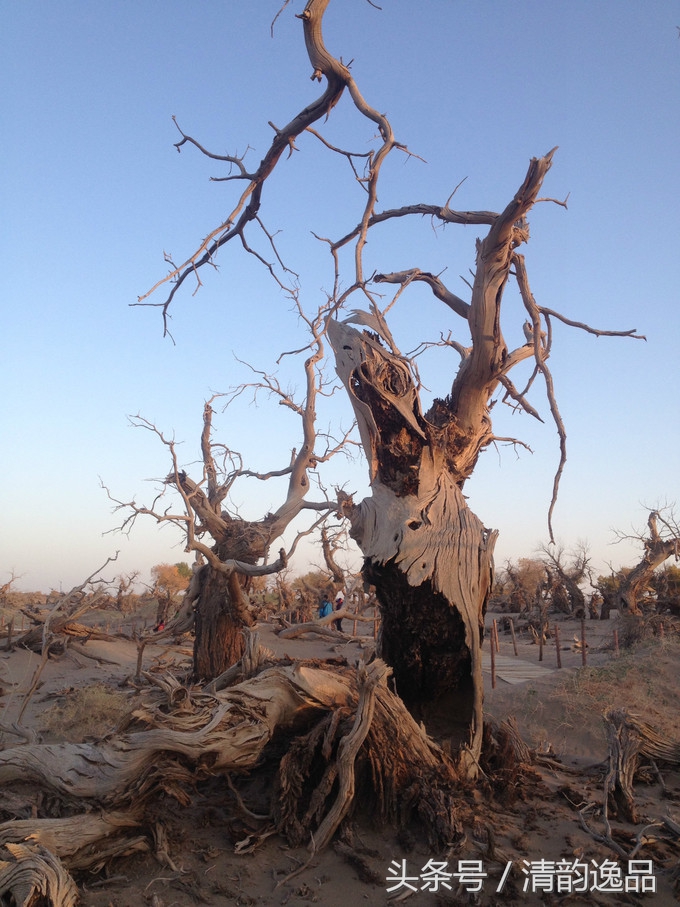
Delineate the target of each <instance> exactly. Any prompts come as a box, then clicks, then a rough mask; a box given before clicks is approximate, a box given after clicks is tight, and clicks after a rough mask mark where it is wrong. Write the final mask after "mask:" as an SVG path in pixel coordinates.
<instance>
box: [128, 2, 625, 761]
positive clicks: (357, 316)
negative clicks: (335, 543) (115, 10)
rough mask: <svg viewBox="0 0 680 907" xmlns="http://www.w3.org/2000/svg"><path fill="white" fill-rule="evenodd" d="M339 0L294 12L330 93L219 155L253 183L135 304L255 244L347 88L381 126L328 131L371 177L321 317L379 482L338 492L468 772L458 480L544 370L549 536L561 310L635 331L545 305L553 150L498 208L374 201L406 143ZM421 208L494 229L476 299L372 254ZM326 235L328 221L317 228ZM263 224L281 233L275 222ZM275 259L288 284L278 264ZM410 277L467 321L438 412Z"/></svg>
mask: <svg viewBox="0 0 680 907" xmlns="http://www.w3.org/2000/svg"><path fill="white" fill-rule="evenodd" d="M328 2H329V0H309V2H308V3H307V5H306V7H305V9H304V11H303V13H302V14H301V15H300V17H299V18H300V19H301V20H302V24H303V29H304V37H305V44H306V48H307V53H308V55H309V59H310V62H311V65H312V71H313V78H314V79H318V80H319V81H321V80H322V79H325V80H326V88H325V91H324V92H323V93H322V95H321V96H320V97H319V98H318V100H317V101H315V102H313V103H311V104H309V105H307V106H305V107H304V109H302V110H301V111H300V113H299V114H298V115H297V116H295V117H294V118H293V120H291V121H290V122H289V123H288V124H287V125H286V126H284V127H283V128H276V133H275V136H274V139H273V140H272V143H271V146H270V148H269V150H268V151H267V153H266V154H265V156H264V158H263V159H262V161H261V162H260V164H259V166H258V167H257V168H256V170H255V171H253V172H250V171H248V170H247V169H246V167H245V165H244V162H243V159H242V158H239V157H234V156H228V155H222V156H218V155H214V154H210V157H211V158H213V159H219V160H222V161H224V162H225V163H226V164H228V165H229V166H230V168H231V170H230V173H229V175H228V176H227V177H225V179H227V180H236V181H242V182H243V187H242V191H241V193H240V195H239V197H238V199H237V201H236V203H235V206H234V207H233V209H232V210H231V212H230V213H229V214H228V215H227V216H226V217H225V218H224V220H223V221H222V222H221V223H220V224H219V225H218V226H217V227H215V228H214V229H212V230H211V231H210V232H209V233H208V235H207V236H206V238H205V239H204V240H203V241H202V242H201V243H200V244H199V246H198V248H197V249H196V250H195V252H194V253H193V254H192V255H191V256H190V257H189V258H188V259H187V260H186V261H185V262H184V263H183V264H181V265H179V266H175V265H174V264H172V263H171V271H170V273H169V274H168V275H166V276H165V277H164V278H162V279H161V280H160V281H159V282H158V283H157V284H156V285H155V286H154V287H152V288H151V290H150V291H149V292H148V293H147V294H145V295H144V296H143V297H141V298H140V300H139V303H141V304H151V303H149V302H147V301H146V300H147V298H148V296H149V295H150V294H151V293H153V292H154V291H155V290H156V289H157V288H158V287H159V286H161V285H162V284H165V283H167V282H171V284H172V288H171V290H170V292H169V294H168V296H167V298H166V300H165V302H164V303H162V304H161V305H162V311H163V316H164V319H165V318H167V313H168V307H169V306H170V304H171V302H172V300H173V298H174V296H175V294H176V292H177V290H178V289H179V287H180V286H182V285H183V283H184V282H185V280H187V279H188V278H198V274H199V271H200V269H201V268H202V267H203V266H204V265H208V264H212V263H213V260H214V256H215V254H216V253H217V251H218V250H219V249H220V248H221V247H222V246H224V245H225V244H226V243H228V242H230V241H231V240H233V239H238V240H239V241H241V242H242V243H243V245H244V246H245V248H246V249H247V250H248V251H252V246H251V245H249V243H248V240H247V239H246V237H247V235H249V228H250V227H251V226H254V227H256V228H259V227H261V206H262V197H263V190H264V186H265V184H266V181H267V179H268V177H269V176H270V174H271V173H272V172H273V170H274V169H275V168H276V166H277V164H278V162H279V160H280V159H281V157H282V155H283V154H284V152H285V153H286V154H289V153H293V152H294V151H295V148H296V146H295V140H296V139H297V138H298V137H300V136H301V135H302V133H303V132H304V131H305V130H308V131H312V132H313V133H314V135H315V136H317V138H321V137H320V136H319V135H318V133H317V132H316V131H315V130H312V126H313V124H315V123H318V122H320V121H322V120H323V119H324V118H326V117H327V116H329V115H330V113H331V111H332V109H333V108H334V107H335V105H336V104H337V103H338V101H339V100H340V97H341V95H342V94H343V92H344V91H345V89H346V90H347V93H348V94H349V96H350V99H351V102H352V103H353V105H354V108H355V110H356V112H357V114H358V115H359V117H360V118H364V121H365V122H366V124H367V125H368V127H369V130H370V134H371V135H373V134H374V133H375V131H376V129H377V136H378V137H377V147H375V148H374V149H373V150H372V151H370V152H369V153H368V155H366V154H362V155H359V154H355V153H353V152H351V151H348V150H341V149H338V148H337V147H335V146H334V145H331V144H330V143H329V142H326V141H325V139H323V138H321V141H322V142H323V144H324V146H325V147H326V148H327V149H330V151H331V152H332V153H336V152H337V153H338V159H339V160H341V161H342V162H344V163H346V162H347V161H349V163H350V166H351V169H352V172H353V176H352V179H358V180H359V181H360V184H361V185H362V186H363V188H364V189H365V203H364V205H363V208H362V210H361V211H360V212H359V214H358V218H357V219H356V220H355V222H354V223H353V224H350V225H348V229H347V232H346V233H345V235H344V236H342V237H341V238H339V239H337V240H335V241H329V240H324V242H326V243H327V244H328V246H329V250H330V253H331V258H332V264H333V269H334V278H333V291H332V293H329V299H330V305H329V308H328V317H327V322H326V324H327V328H326V329H327V333H328V338H329V341H330V343H331V346H332V347H333V351H334V354H335V359H336V367H337V371H338V375H339V376H340V378H341V380H342V382H343V384H344V385H345V388H346V390H347V394H348V396H349V400H350V402H351V404H352V407H353V409H354V412H355V415H356V418H357V421H358V424H359V431H360V434H361V441H362V444H363V447H364V451H365V454H366V458H367V461H368V467H369V476H370V482H371V496H370V497H369V498H367V499H365V500H364V501H362V502H360V503H356V502H354V501H353V500H352V498H351V497H350V496H348V495H346V494H341V495H340V497H339V500H338V507H339V509H340V510H341V512H342V513H343V514H344V515H345V516H346V517H347V519H348V520H349V521H350V524H351V535H352V537H353V538H354V539H355V540H356V541H357V543H358V544H359V547H360V548H361V550H362V552H363V555H364V575H365V578H366V579H367V580H369V581H370V582H371V583H373V584H374V585H375V588H376V592H377V597H378V600H379V602H380V606H381V609H382V617H383V622H382V625H381V638H380V645H379V652H380V654H381V656H382V657H383V658H384V659H385V660H386V661H387V662H388V663H389V664H390V665H391V667H392V669H393V677H394V683H395V687H396V690H397V691H398V693H399V695H400V696H401V697H402V698H403V699H404V701H405V702H406V703H407V705H408V706H409V708H410V709H411V710H412V712H413V713H414V714H415V715H417V716H419V717H423V718H424V719H425V720H426V721H428V722H429V721H432V726H434V722H435V721H436V720H437V719H438V718H439V719H443V720H444V721H445V722H446V723H447V724H448V728H447V729H448V731H449V733H450V736H451V737H452V738H456V743H459V744H460V753H461V761H462V763H464V765H465V766H466V770H468V771H469V773H470V774H471V775H472V774H474V773H475V772H476V766H477V760H478V757H479V753H480V748H481V740H482V666H481V635H482V622H483V615H484V610H485V606H486V601H487V597H488V595H489V591H490V587H491V582H492V575H493V550H494V544H495V541H496V532H495V531H493V530H490V529H487V528H486V527H485V526H484V525H483V524H482V522H481V521H480V520H479V519H478V518H477V517H476V516H475V515H474V514H473V513H472V512H471V511H470V510H469V508H468V506H467V504H466V501H465V498H464V496H463V487H464V485H465V482H466V481H467V479H468V478H469V477H470V475H471V474H472V472H473V470H474V468H475V465H476V463H477V460H478V457H479V455H480V453H481V452H482V450H484V449H485V448H486V447H488V445H489V444H491V443H493V442H495V441H510V442H513V439H507V438H499V437H498V436H496V435H495V434H494V431H493V427H492V422H491V408H492V406H493V405H494V403H495V402H496V401H497V399H498V396H500V397H501V398H502V400H503V401H504V402H506V403H509V404H510V405H512V406H513V407H515V408H517V409H520V410H523V411H525V412H527V413H529V414H531V415H532V416H534V417H536V418H538V419H540V415H539V413H538V412H537V410H536V409H535V408H534V406H533V405H532V404H531V403H530V402H529V400H528V397H527V395H528V393H529V391H530V390H531V388H532V386H533V384H534V383H535V381H536V379H541V380H542V381H543V383H544V386H545V389H546V392H547V397H548V401H549V408H550V412H551V416H552V419H553V421H554V424H555V425H556V427H557V431H558V435H559V442H560V460H559V465H558V469H557V473H556V476H555V481H554V487H553V495H552V501H551V505H550V510H549V516H548V522H549V527H550V533H551V538H552V528H551V527H552V523H551V521H552V512H553V508H554V506H555V501H556V498H557V491H558V486H559V480H560V476H561V473H562V470H563V467H564V463H565V460H566V433H565V429H564V426H563V424H562V419H561V417H560V414H559V410H558V407H557V403H556V398H555V394H554V390H553V382H552V376H551V373H550V370H549V368H548V364H547V363H548V358H549V356H550V352H551V348H552V342H553V323H554V321H555V320H558V321H562V322H564V323H566V324H569V325H572V326H574V327H577V328H580V329H583V330H586V331H588V332H590V333H591V334H595V335H603V334H617V335H618V336H636V335H635V334H634V331H632V330H631V331H625V332H607V331H599V330H596V329H594V328H591V327H589V326H588V325H585V324H583V323H580V322H575V321H572V320H569V319H567V318H565V317H564V316H563V315H561V314H559V313H557V312H555V311H553V310H552V309H548V308H545V307H543V306H540V305H539V304H538V303H537V302H536V301H535V299H534V297H533V295H532V293H531V290H530V285H529V279H528V276H527V270H526V267H525V261H524V256H523V255H522V254H520V252H519V247H520V246H521V245H523V244H524V243H526V242H527V240H528V238H529V225H528V221H527V217H528V215H529V213H530V211H531V209H532V207H533V206H534V204H535V203H536V202H537V201H538V200H539V196H540V192H541V188H542V185H543V181H544V179H545V177H546V175H547V173H548V171H549V169H550V167H551V165H552V160H553V154H554V149H553V150H552V151H550V152H548V154H546V155H544V156H541V157H538V158H534V159H533V160H532V161H531V162H530V163H529V166H528V170H527V173H526V176H525V177H524V179H523V180H521V182H520V185H519V188H518V189H517V191H516V192H514V194H513V196H512V198H511V200H510V201H509V202H508V203H507V204H506V205H505V207H504V208H503V209H502V210H501V211H500V212H499V213H494V212H491V211H472V212H471V211H465V212H461V211H454V210H453V209H451V208H450V207H449V202H450V198H449V199H448V200H447V201H445V202H444V203H443V204H442V203H439V204H424V203H421V202H417V203H412V204H406V205H404V204H401V205H400V206H398V207H393V208H386V209H382V210H378V207H377V199H378V182H379V178H380V174H381V169H382V167H383V165H384V164H385V162H386V161H388V160H389V159H390V157H391V156H392V155H393V153H394V152H395V151H396V152H401V153H403V152H405V151H406V149H405V146H404V145H403V144H401V143H400V142H398V141H397V139H396V138H395V136H394V133H393V130H392V127H391V124H390V122H389V120H388V119H387V117H386V116H385V115H383V114H381V113H379V112H378V111H377V110H376V109H374V108H373V107H372V106H371V105H370V104H369V103H368V102H367V101H366V100H365V99H364V97H363V95H362V93H361V91H360V89H359V86H358V85H357V83H356V82H355V80H354V78H353V76H352V74H351V72H350V70H349V68H348V67H347V66H345V65H344V64H343V63H342V62H341V61H340V59H339V58H336V57H334V56H333V55H332V54H331V53H329V51H328V49H327V48H326V46H325V44H324V41H323V37H322V32H321V25H322V19H323V15H324V12H325V9H326V7H327V6H328ZM187 143H189V144H193V145H194V146H196V147H198V148H199V150H201V151H202V152H203V153H206V154H207V153H208V152H206V151H205V149H204V148H202V146H200V145H199V144H198V142H197V141H196V140H195V139H193V138H192V137H191V136H188V135H186V134H185V133H183V132H182V139H181V141H180V142H179V143H178V147H179V148H181V147H182V146H184V145H185V144H187ZM362 166H363V168H364V169H363V172H360V170H361V167H362ZM401 185H404V183H403V181H402V182H401ZM316 215H317V212H316V211H314V212H313V216H314V217H316ZM423 215H426V216H427V220H428V225H427V228H428V229H429V228H430V221H431V220H433V221H434V222H436V223H439V224H461V225H468V226H475V227H482V228H484V229H485V230H486V231H487V232H486V235H485V236H483V237H482V238H480V239H478V240H477V243H476V264H475V269H474V280H473V283H472V285H471V286H470V293H469V296H468V298H466V299H463V298H461V297H460V296H458V295H456V294H455V293H454V292H452V290H451V289H450V288H448V287H447V286H445V285H444V283H443V282H442V281H441V279H440V278H439V277H438V276H436V275H434V274H432V273H429V272H428V271H427V270H425V269H421V268H419V267H417V266H414V264H413V263H411V262H405V263H404V265H405V267H404V269H403V270H399V271H392V272H390V273H383V272H382V270H381V269H380V267H379V263H377V262H371V265H370V267H369V266H368V263H367V262H365V258H366V255H367V251H366V243H367V239H368V234H369V231H373V230H375V229H379V228H380V225H381V224H383V223H385V222H388V221H391V222H393V223H394V226H395V228H396V227H397V226H398V225H401V224H404V222H408V221H412V220H413V219H414V217H415V219H417V220H418V222H421V221H422V220H423V217H422V216H423ZM316 235H318V236H322V235H323V233H322V231H321V230H317V231H316ZM267 236H268V237H269V238H271V235H270V234H269V233H267ZM348 250H351V260H352V265H351V267H350V269H349V270H346V269H343V268H342V266H341V258H342V260H343V261H344V259H345V258H346V253H347V251H348ZM376 265H377V266H376ZM268 267H269V269H270V271H271V272H272V273H273V274H274V276H275V277H276V279H277V282H278V283H279V285H280V286H283V285H284V284H283V277H280V276H277V273H276V272H277V267H275V265H272V264H268ZM278 273H279V274H280V273H281V269H280V268H279V269H278ZM284 276H285V274H284ZM511 282H512V283H514V284H516V287H517V290H518V292H519V297H520V299H521V303H522V304H523V306H524V315H523V316H522V317H524V319H525V320H524V324H523V328H522V330H523V337H524V340H525V342H523V343H522V344H521V345H520V346H518V347H515V348H514V349H513V348H512V347H509V346H508V344H507V343H506V340H505V337H504V333H503V329H502V326H501V324H502V318H501V315H502V302H503V296H504V292H505V291H506V289H507V287H508V285H509V284H510V283H511ZM415 283H424V284H425V285H426V286H428V287H429V288H430V289H431V291H432V293H433V295H434V297H435V298H436V299H437V300H439V301H440V302H442V303H443V305H444V307H445V308H444V313H445V318H444V326H445V329H446V330H448V328H449V325H450V323H451V319H452V318H453V319H455V320H456V323H457V326H458V331H457V333H458V334H459V335H460V336H462V337H463V340H457V339H450V338H451V333H449V339H447V340H442V342H441V344H440V345H445V346H447V347H449V348H450V349H451V350H453V351H454V352H455V353H456V354H457V356H458V357H459V360H460V361H459V364H458V367H457V370H456V369H455V368H452V375H451V379H450V381H449V382H448V384H447V387H445V388H443V390H442V392H441V396H440V397H439V398H437V399H435V400H434V402H433V404H432V405H431V406H430V408H429V409H428V410H427V412H424V411H423V408H422V406H421V402H420V383H419V380H418V377H417V373H416V370H415V367H414V363H413V359H412V358H411V357H409V356H408V355H404V354H403V353H402V352H401V351H400V350H399V349H398V347H397V345H396V343H395V341H394V338H393V337H392V334H391V332H390V329H389V327H388V325H387V321H386V317H385V316H386V312H387V311H388V309H389V308H390V307H391V306H392V305H394V303H395V302H396V301H397V299H400V300H401V301H403V300H406V299H408V291H409V287H412V285H414V284H415ZM389 286H394V287H396V289H395V291H394V298H393V299H392V300H390V301H389V302H388V303H387V305H385V304H384V299H383V293H384V290H385V288H386V287H389ZM415 321H416V319H415V317H414V324H415ZM165 324H166V326H167V320H166V321H165ZM517 327H521V326H520V325H515V328H517ZM430 345H431V344H430ZM523 362H528V363H530V364H531V366H532V370H531V374H530V377H529V379H528V380H527V381H526V383H525V384H524V386H521V385H515V384H514V383H513V381H512V380H511V378H510V373H511V372H512V370H513V369H514V368H515V367H516V366H518V365H519V364H520V363H523ZM497 395H498V396H497ZM514 443H518V442H514ZM187 498H189V495H187ZM452 716H453V717H452Z"/></svg>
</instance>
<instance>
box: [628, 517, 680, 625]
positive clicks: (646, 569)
mask: <svg viewBox="0 0 680 907" xmlns="http://www.w3.org/2000/svg"><path fill="white" fill-rule="evenodd" d="M664 512H666V514H667V516H666V517H664V516H662V514H663V513H664ZM617 536H618V539H619V540H623V539H637V540H639V541H640V542H642V545H643V548H644V554H643V556H642V560H641V561H640V562H639V563H638V564H636V566H635V567H633V569H632V570H629V571H628V572H626V574H625V575H624V576H623V577H622V580H621V584H620V585H619V587H618V590H617V607H618V608H619V609H620V610H621V612H622V613H624V614H635V615H638V616H640V615H641V614H642V609H641V607H640V599H641V597H642V596H643V594H644V593H645V592H646V591H647V590H648V588H649V586H650V584H651V581H652V577H653V575H654V571H655V570H656V569H657V568H658V567H660V566H661V564H663V563H664V561H666V560H668V558H669V557H674V558H675V560H676V561H677V560H680V525H678V521H677V520H676V518H675V514H674V512H673V508H670V507H667V508H662V509H661V510H652V511H651V513H650V514H649V517H648V519H647V535H646V536H645V534H644V533H643V532H640V533H637V534H632V535H631V534H629V535H624V534H623V533H617Z"/></svg>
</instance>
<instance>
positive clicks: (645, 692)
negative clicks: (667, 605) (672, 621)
mask: <svg viewBox="0 0 680 907" xmlns="http://www.w3.org/2000/svg"><path fill="white" fill-rule="evenodd" d="M679 671H680V641H678V640H677V639H676V638H674V639H658V638H657V639H656V640H653V641H644V642H642V643H640V644H639V645H637V646H633V647H632V648H630V649H626V650H623V652H622V653H621V655H619V656H618V658H613V659H612V660H611V661H609V662H608V663H607V664H605V665H602V666H600V667H585V668H578V669H576V670H571V671H569V672H564V673H562V672H556V673H554V674H552V675H550V677H548V678H546V679H543V680H540V681H537V682H535V683H532V684H530V685H527V686H526V687H524V688H523V689H521V690H519V691H513V694H514V695H512V701H511V702H507V701H506V702H504V703H502V704H501V703H500V702H498V703H497V704H496V705H495V707H494V706H492V708H491V709H490V711H491V712H492V713H494V712H496V711H497V710H498V709H499V708H503V707H504V708H505V710H506V711H507V712H509V713H511V714H514V715H515V716H516V718H517V721H518V725H519V727H520V731H521V732H522V733H523V735H524V736H525V738H526V739H528V740H529V741H531V742H532V744H533V745H534V746H537V747H539V748H541V749H545V750H547V749H549V748H552V749H553V750H555V751H556V752H557V753H558V754H559V755H565V756H575V757H581V756H585V755H587V754H588V753H589V752H590V753H592V752H593V751H594V752H601V753H602V755H603V758H604V755H605V754H606V741H605V734H604V725H603V721H602V716H603V714H604V712H605V711H607V709H609V708H625V709H628V710H629V711H630V712H632V713H634V714H636V715H639V716H640V717H641V718H643V719H644V721H646V722H647V723H648V724H650V725H652V726H653V727H654V728H655V729H656V730H657V731H658V732H659V733H660V734H662V735H664V736H667V737H668V738H669V739H670V740H680V718H679V716H680V709H679V706H680V686H679V685H678V675H679ZM507 695H508V694H506V697H507Z"/></svg>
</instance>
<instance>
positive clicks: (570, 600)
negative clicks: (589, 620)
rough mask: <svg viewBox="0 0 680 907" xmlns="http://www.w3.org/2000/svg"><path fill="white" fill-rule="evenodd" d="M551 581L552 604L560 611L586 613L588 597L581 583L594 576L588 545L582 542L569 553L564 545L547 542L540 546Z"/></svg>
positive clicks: (577, 613)
mask: <svg viewBox="0 0 680 907" xmlns="http://www.w3.org/2000/svg"><path fill="white" fill-rule="evenodd" d="M540 552H541V554H542V556H543V563H544V564H545V567H546V570H547V571H548V575H549V576H550V583H551V598H552V605H553V607H554V608H556V609H557V610H558V611H562V612H564V613H565V614H572V615H575V616H576V617H585V614H586V597H585V593H584V592H583V589H582V588H581V583H583V582H584V581H589V580H590V579H592V575H591V573H592V571H591V569H590V556H589V552H588V546H587V545H586V544H585V543H581V544H580V545H579V546H578V547H577V548H576V550H575V551H573V552H572V553H571V554H570V555H567V554H566V552H565V551H564V548H557V547H551V546H549V545H543V546H542V547H541V549H540Z"/></svg>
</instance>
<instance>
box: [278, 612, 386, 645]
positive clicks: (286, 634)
mask: <svg viewBox="0 0 680 907" xmlns="http://www.w3.org/2000/svg"><path fill="white" fill-rule="evenodd" d="M336 620H352V621H355V620H361V621H364V622H366V623H373V622H375V621H377V620H380V617H379V616H376V617H365V616H364V615H363V614H356V613H355V612H354V611H350V610H349V609H348V608H341V609H340V610H339V611H333V612H332V614H329V615H327V616H326V617H319V618H317V619H316V620H308V621H305V622H304V623H302V624H293V626H292V627H284V628H283V629H282V630H279V631H278V634H277V635H278V636H280V637H281V639H296V638H297V637H298V636H304V634H305V633H317V634H319V635H320V636H325V637H328V639H345V640H346V639H352V638H353V637H351V636H349V635H348V634H347V633H342V632H341V631H340V630H335V629H333V627H332V624H333V623H334V622H335V621H336Z"/></svg>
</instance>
